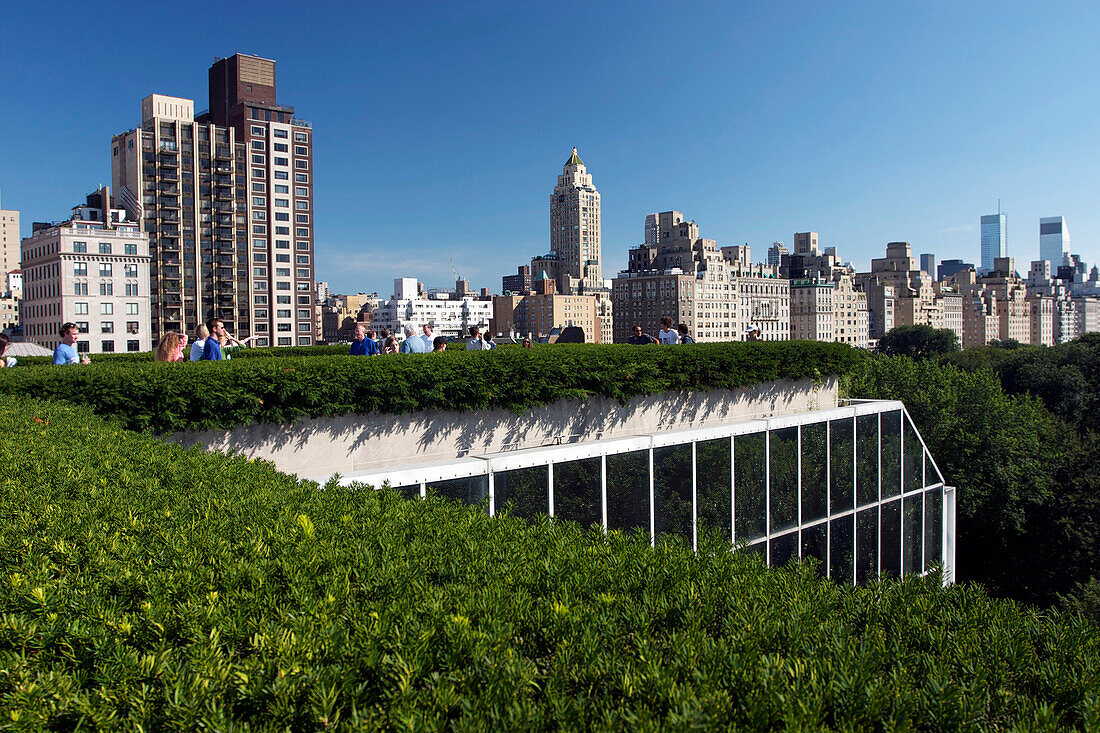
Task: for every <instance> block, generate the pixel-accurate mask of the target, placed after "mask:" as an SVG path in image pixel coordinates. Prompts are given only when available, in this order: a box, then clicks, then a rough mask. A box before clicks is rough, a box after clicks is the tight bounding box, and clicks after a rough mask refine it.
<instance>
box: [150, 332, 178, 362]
mask: <svg viewBox="0 0 1100 733" xmlns="http://www.w3.org/2000/svg"><path fill="white" fill-rule="evenodd" d="M153 360H154V361H182V360H183V344H182V343H181V342H180V335H179V334H178V333H176V332H175V331H169V332H168V333H166V334H164V338H162V339H161V340H160V343H159V344H157V352H156V354H155V355H154V356H153Z"/></svg>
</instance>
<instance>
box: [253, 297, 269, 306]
mask: <svg viewBox="0 0 1100 733" xmlns="http://www.w3.org/2000/svg"><path fill="white" fill-rule="evenodd" d="M253 300H255V301H256V305H267V296H266V295H257V296H255V298H253Z"/></svg>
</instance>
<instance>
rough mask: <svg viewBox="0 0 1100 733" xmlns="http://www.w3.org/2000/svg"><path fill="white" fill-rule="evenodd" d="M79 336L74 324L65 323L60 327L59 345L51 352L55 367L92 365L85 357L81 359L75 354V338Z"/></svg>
mask: <svg viewBox="0 0 1100 733" xmlns="http://www.w3.org/2000/svg"><path fill="white" fill-rule="evenodd" d="M79 334H80V330H79V329H78V328H77V327H76V324H75V323H66V324H65V325H63V326H62V327H61V343H59V344H58V345H57V348H56V349H54V350H53V363H54V365H55V366H64V365H66V364H91V363H92V362H91V359H89V358H88V357H86V356H85V357H84V358H83V359H81V358H80V354H78V353H76V345H75V344H76V337H77V335H79Z"/></svg>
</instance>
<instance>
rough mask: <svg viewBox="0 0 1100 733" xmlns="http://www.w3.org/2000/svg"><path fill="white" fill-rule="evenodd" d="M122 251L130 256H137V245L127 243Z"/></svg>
mask: <svg viewBox="0 0 1100 733" xmlns="http://www.w3.org/2000/svg"><path fill="white" fill-rule="evenodd" d="M122 251H123V252H124V253H125V254H128V255H136V254H137V244H134V243H132V242H127V243H126V244H124V245H122Z"/></svg>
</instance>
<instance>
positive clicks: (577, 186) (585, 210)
mask: <svg viewBox="0 0 1100 733" xmlns="http://www.w3.org/2000/svg"><path fill="white" fill-rule="evenodd" d="M543 270H545V271H546V273H547V274H548V275H549V276H550V277H552V278H553V279H554V280H556V281H557V285H558V291H559V292H561V293H563V294H565V295H582V294H585V293H595V292H597V291H600V290H602V289H603V286H604V283H603V275H602V271H601V265H600V192H599V191H597V190H596V187H595V185H593V183H592V176H591V175H590V174H589V173H588V170H587V169H586V168H585V165H584V161H582V160H581V159H580V156H579V155H577V149H576V148H573V154H572V155H571V156H569V160H567V161H565V166H564V167H563V168H562V173H561V175H560V176H558V185H557V186H555V187H554V192H553V193H552V194H550V253H549V254H548V255H546V256H545V257H536V258H535V259H534V260H532V261H531V274H532V277H535V276H537V275H538V274H539V273H540V272H542V271H543Z"/></svg>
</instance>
